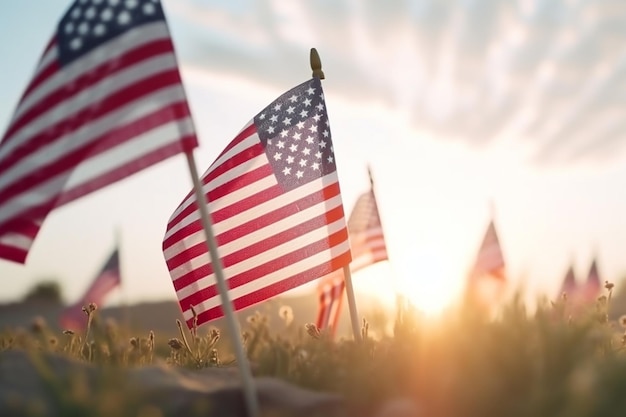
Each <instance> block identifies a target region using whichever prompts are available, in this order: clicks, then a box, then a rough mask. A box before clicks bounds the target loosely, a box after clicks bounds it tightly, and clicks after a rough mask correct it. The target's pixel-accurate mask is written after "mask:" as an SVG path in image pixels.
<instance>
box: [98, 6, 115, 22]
mask: <svg viewBox="0 0 626 417" xmlns="http://www.w3.org/2000/svg"><path fill="white" fill-rule="evenodd" d="M112 18H113V10H111V9H109V8H106V9H104V10H103V11H102V13H100V19H102V21H104V22H108V21H109V20H111V19H112Z"/></svg>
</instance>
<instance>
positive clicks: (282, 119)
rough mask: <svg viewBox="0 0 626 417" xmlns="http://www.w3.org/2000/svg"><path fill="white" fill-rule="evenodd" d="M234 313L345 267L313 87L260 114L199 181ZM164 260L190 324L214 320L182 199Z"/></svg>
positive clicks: (346, 251) (211, 288)
mask: <svg viewBox="0 0 626 417" xmlns="http://www.w3.org/2000/svg"><path fill="white" fill-rule="evenodd" d="M202 182H203V184H204V189H205V193H206V196H207V200H208V201H209V204H208V208H209V211H210V213H211V217H212V219H213V225H214V227H213V229H214V232H215V236H216V240H217V243H218V250H219V252H220V255H221V258H222V263H223V266H224V275H225V278H226V280H227V285H228V286H229V288H230V297H231V299H232V301H233V306H234V309H235V310H239V309H242V308H245V307H248V306H250V305H252V304H255V303H258V302H260V301H263V300H266V299H268V298H270V297H273V296H275V295H277V294H280V293H283V292H285V291H287V290H290V289H292V288H294V287H297V286H299V285H302V284H304V283H306V282H309V281H311V280H313V279H316V278H319V277H321V276H324V275H326V274H328V273H330V272H332V271H334V270H336V269H338V268H341V267H342V266H344V265H346V264H348V263H349V262H350V260H351V255H350V245H349V243H348V232H347V227H346V223H345V218H344V211H343V205H342V202H341V193H340V190H339V180H338V178H337V171H336V165H335V155H334V151H333V145H332V141H331V136H330V129H329V123H328V116H327V113H326V105H325V102H324V95H323V91H322V85H321V83H320V80H319V79H317V78H313V79H311V80H309V81H307V82H305V83H303V84H301V85H299V86H297V87H295V88H293V89H292V90H290V91H288V92H287V93H285V94H283V95H282V96H280V97H279V98H278V99H276V101H274V102H273V103H271V104H270V105H269V106H267V107H266V108H265V109H263V110H262V111H261V112H260V113H259V114H257V115H256V116H255V117H254V118H253V119H252V120H251V121H250V122H249V123H248V124H247V125H246V126H245V127H244V128H243V130H242V131H241V132H240V133H239V134H238V135H237V136H236V137H235V139H234V140H233V141H232V142H230V144H228V146H226V149H224V151H223V152H222V153H221V154H220V155H219V156H218V158H217V159H216V160H215V162H213V164H212V165H211V166H210V167H209V169H208V170H207V171H206V172H205V173H204V174H203V175H202ZM163 252H164V256H165V260H166V262H167V266H168V269H169V271H170V275H171V277H172V280H173V283H174V288H175V290H176V295H177V297H178V300H179V302H180V307H181V309H182V311H183V315H184V317H185V319H186V320H187V324H188V325H191V318H192V317H193V315H192V312H191V309H190V307H191V306H194V308H195V311H196V312H197V313H198V324H202V323H204V322H207V321H209V320H212V319H215V318H218V317H221V316H222V315H223V313H222V309H221V300H220V296H219V291H218V288H217V285H216V279H215V275H214V272H213V267H212V265H211V263H210V259H209V256H208V254H207V252H208V250H207V246H206V242H205V233H204V230H203V228H202V225H201V222H200V219H199V213H198V210H197V207H196V199H195V194H194V193H193V192H191V193H189V194H188V196H187V197H186V198H185V200H184V201H183V202H182V203H181V205H180V206H179V207H178V208H177V209H176V211H175V212H174V213H173V214H172V216H171V218H170V220H169V223H168V225H167V231H166V233H165V237H164V241H163Z"/></svg>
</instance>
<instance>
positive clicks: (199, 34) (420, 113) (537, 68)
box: [165, 0, 626, 163]
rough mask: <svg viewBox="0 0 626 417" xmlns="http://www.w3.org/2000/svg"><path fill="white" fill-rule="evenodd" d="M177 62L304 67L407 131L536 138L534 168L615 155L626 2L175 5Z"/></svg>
mask: <svg viewBox="0 0 626 417" xmlns="http://www.w3.org/2000/svg"><path fill="white" fill-rule="evenodd" d="M165 3H166V8H167V10H168V12H169V14H170V16H171V20H172V21H173V22H174V24H175V25H176V24H179V25H180V30H176V28H175V34H180V36H181V37H182V36H183V33H184V41H181V42H179V44H180V45H177V47H178V49H179V54H180V56H181V59H182V60H183V61H184V62H186V63H189V64H192V65H195V66H201V67H203V68H206V69H207V70H210V71H212V72H214V73H216V74H218V73H227V74H229V75H231V76H232V75H237V76H240V77H245V78H250V79H253V80H256V81H257V82H259V83H264V84H268V85H272V86H277V87H284V86H285V85H289V84H290V83H296V82H299V81H301V80H302V79H303V77H306V76H309V75H310V70H309V68H308V50H309V48H310V47H311V46H315V47H317V48H318V50H319V51H320V53H321V55H322V60H323V64H324V68H325V70H326V72H327V75H328V77H327V78H328V79H327V81H326V84H327V85H328V87H327V88H328V89H332V90H333V91H334V92H336V93H337V94H342V95H345V96H346V97H347V98H351V99H354V100H359V101H362V100H371V101H377V102H383V103H385V104H386V105H388V106H390V107H393V108H396V109H398V110H399V111H403V112H405V113H406V114H408V115H410V118H411V120H412V123H413V124H414V125H415V127H416V128H417V129H420V130H422V131H428V132H429V133H430V134H432V135H433V136H435V137H440V138H442V139H443V140H445V139H457V140H459V139H461V140H465V141H468V142H469V143H473V144H476V145H485V144H489V143H492V142H494V141H498V140H503V139H506V140H511V139H512V140H517V141H520V142H521V143H524V144H525V145H528V144H532V148H533V149H534V160H535V161H538V162H544V163H554V162H571V161H578V160H582V159H585V160H605V159H607V158H611V157H613V158H614V157H616V155H622V154H623V151H624V150H625V149H624V146H623V145H622V142H623V141H620V138H621V135H622V134H623V132H624V127H626V126H624V125H625V123H624V122H622V119H623V117H621V115H620V113H621V107H622V106H623V103H624V102H625V99H626V2H624V1H623V0H603V1H600V0H596V1H592V0H568V1H566V0H563V1H540V0H519V1H513V0H510V1H507V0H481V1H479V0H457V1H453V0H422V1H404V0H390V1H385V2H380V1H376V0H363V1H360V0H333V1H331V0H322V1H315V2H280V1H278V0H239V1H233V2H220V1H217V0H205V1H203V0H171V1H169V2H168V1H166V2H165Z"/></svg>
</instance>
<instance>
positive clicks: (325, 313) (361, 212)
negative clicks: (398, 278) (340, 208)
mask: <svg viewBox="0 0 626 417" xmlns="http://www.w3.org/2000/svg"><path fill="white" fill-rule="evenodd" d="M348 233H349V236H350V247H351V250H352V256H353V261H352V263H351V264H350V271H351V272H356V271H358V270H360V269H362V268H365V267H366V266H369V265H372V264H374V263H376V262H380V261H385V260H387V259H388V256H387V246H386V245H385V238H384V235H383V229H382V226H381V222H380V215H379V213H378V205H377V204H376V198H375V195H374V191H373V190H370V191H369V192H367V193H364V194H362V195H361V196H360V197H359V198H358V200H357V202H356V204H355V206H354V209H353V210H352V213H351V214H350V219H349V220H348ZM344 292H345V281H344V274H343V269H341V270H337V271H335V272H333V273H332V274H329V275H327V276H325V277H323V278H321V280H320V282H319V285H318V297H319V307H318V314H317V320H316V325H317V327H318V328H321V329H322V328H331V331H332V332H333V333H335V332H336V330H337V324H338V322H339V316H340V315H341V306H342V303H343V297H344Z"/></svg>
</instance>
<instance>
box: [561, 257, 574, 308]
mask: <svg viewBox="0 0 626 417" xmlns="http://www.w3.org/2000/svg"><path fill="white" fill-rule="evenodd" d="M578 290H579V288H578V283H577V282H576V275H575V274H574V267H573V266H571V265H570V267H569V268H568V269H567V273H566V274H565V278H564V279H563V284H562V285H561V289H560V291H559V294H558V297H561V295H563V293H565V294H567V299H568V300H571V301H572V302H574V301H575V300H576V299H577V298H578V296H579V294H578Z"/></svg>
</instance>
